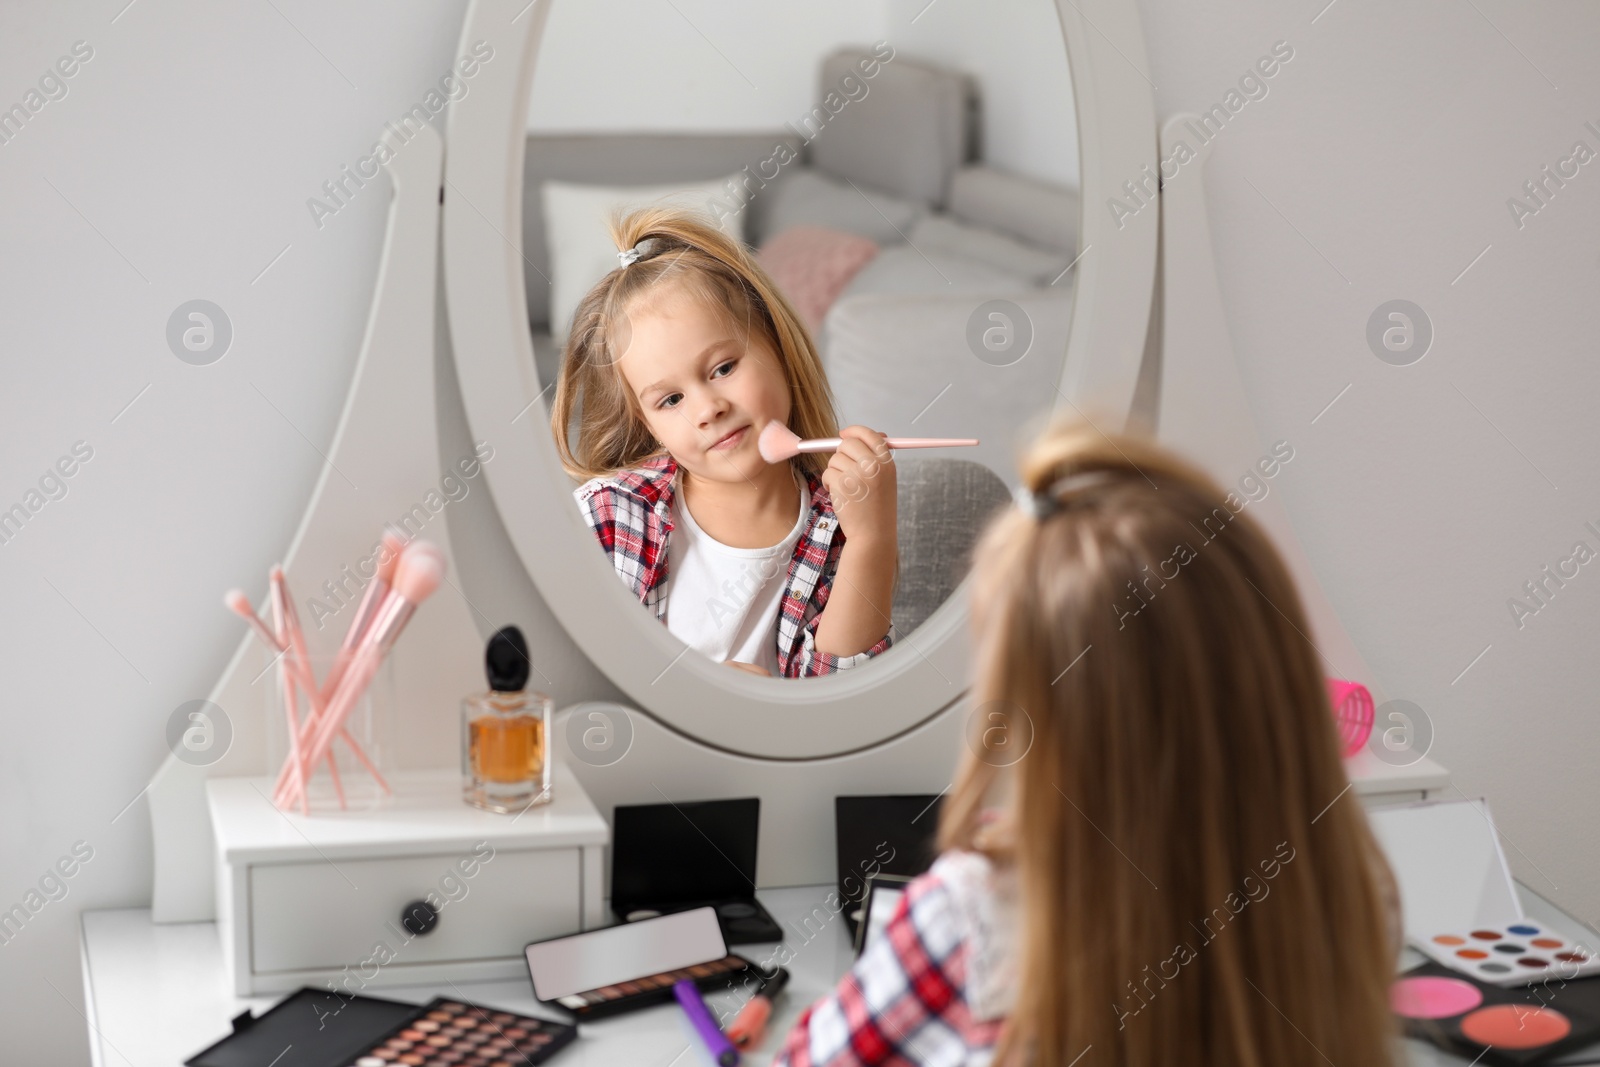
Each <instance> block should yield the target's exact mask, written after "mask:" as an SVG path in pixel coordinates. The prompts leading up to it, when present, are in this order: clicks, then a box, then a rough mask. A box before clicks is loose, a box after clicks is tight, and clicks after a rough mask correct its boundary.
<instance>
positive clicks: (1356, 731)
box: [1326, 678, 1375, 756]
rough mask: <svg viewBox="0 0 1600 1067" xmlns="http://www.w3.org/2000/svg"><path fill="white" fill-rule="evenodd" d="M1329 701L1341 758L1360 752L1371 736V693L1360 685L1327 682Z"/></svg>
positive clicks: (1358, 683) (1329, 680)
mask: <svg viewBox="0 0 1600 1067" xmlns="http://www.w3.org/2000/svg"><path fill="white" fill-rule="evenodd" d="M1326 681H1327V683H1328V700H1329V702H1330V703H1332V704H1333V721H1334V722H1335V723H1336V724H1338V727H1339V740H1340V741H1342V742H1343V743H1344V753H1343V754H1344V755H1345V756H1354V755H1355V754H1356V753H1357V752H1360V751H1361V749H1362V746H1364V745H1365V744H1366V743H1367V738H1369V737H1371V736H1372V723H1373V721H1374V719H1375V715H1374V713H1373V708H1372V694H1371V693H1370V692H1368V691H1367V687H1366V686H1364V685H1362V684H1361V683H1360V682H1346V681H1342V680H1341V679H1338V678H1328V679H1326Z"/></svg>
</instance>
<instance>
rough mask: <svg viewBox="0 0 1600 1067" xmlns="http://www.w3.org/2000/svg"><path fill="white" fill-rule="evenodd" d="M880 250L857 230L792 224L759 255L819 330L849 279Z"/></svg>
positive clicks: (808, 321) (811, 326)
mask: <svg viewBox="0 0 1600 1067" xmlns="http://www.w3.org/2000/svg"><path fill="white" fill-rule="evenodd" d="M877 254H878V245H877V243H876V242H875V241H873V240H871V239H870V238H867V237H862V236H860V235H859V234H854V233H845V232H843V231H842V230H830V229H828V228H827V227H825V226H790V227H789V228H788V229H786V230H784V231H782V232H781V233H777V234H774V235H773V236H772V237H771V238H770V239H769V240H768V241H767V243H766V244H764V245H762V246H761V248H760V249H759V250H758V251H757V252H756V259H757V260H759V261H760V263H761V266H762V268H763V269H765V270H766V272H767V274H768V275H770V276H771V278H772V280H773V281H774V282H776V283H777V285H778V288H779V289H781V290H782V291H783V295H784V296H786V297H788V298H789V302H790V303H791V304H793V305H794V307H795V310H796V311H798V312H799V313H800V317H801V318H802V319H804V320H805V323H806V326H807V328H809V329H810V330H811V332H812V333H813V334H815V333H816V332H817V330H818V329H819V328H821V326H822V319H823V316H825V315H826V314H827V313H828V309H829V308H830V307H832V306H833V302H834V301H835V300H837V299H839V294H840V293H842V292H844V287H845V286H847V285H849V284H850V279H851V278H854V277H855V276H856V272H857V271H859V270H860V269H861V268H862V267H865V266H866V265H867V264H868V263H869V262H871V260H872V257H873V256H876V255H877Z"/></svg>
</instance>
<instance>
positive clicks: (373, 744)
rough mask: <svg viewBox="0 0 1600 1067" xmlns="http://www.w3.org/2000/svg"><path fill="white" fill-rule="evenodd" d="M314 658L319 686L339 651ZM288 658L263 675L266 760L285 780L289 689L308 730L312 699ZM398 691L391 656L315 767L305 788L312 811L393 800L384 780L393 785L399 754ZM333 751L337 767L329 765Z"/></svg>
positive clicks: (294, 807)
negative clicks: (395, 734)
mask: <svg viewBox="0 0 1600 1067" xmlns="http://www.w3.org/2000/svg"><path fill="white" fill-rule="evenodd" d="M310 661H311V671H312V673H313V674H314V675H315V676H316V684H317V686H318V688H319V689H320V688H321V687H322V686H324V685H325V684H326V683H327V680H328V676H329V673H330V672H331V671H332V670H333V667H334V663H335V661H336V657H335V656H332V655H317V654H313V655H312V656H311V657H310ZM286 664H287V660H286V659H284V660H279V662H278V664H276V665H274V666H273V667H272V668H271V669H270V671H269V677H267V678H263V679H262V682H263V683H265V684H264V685H263V688H264V689H265V690H266V693H267V707H266V716H267V763H268V766H269V768H270V771H269V773H270V774H271V775H272V777H273V779H274V781H281V780H283V778H284V761H285V760H287V759H288V757H289V718H288V712H287V711H286V701H287V699H288V697H289V695H290V694H293V696H294V698H295V700H296V705H295V712H296V728H297V729H298V730H301V731H305V730H307V729H308V727H309V723H310V718H309V716H310V707H309V703H310V702H309V701H308V700H307V699H306V695H305V692H304V690H302V689H301V688H300V686H298V685H296V684H293V682H292V680H291V678H290V674H289V672H288V671H287V669H285V668H286ZM394 692H395V687H394V668H393V665H392V664H391V662H390V660H389V657H387V656H386V657H384V659H383V660H382V662H380V663H379V664H378V668H377V670H376V671H374V672H373V674H372V677H371V679H370V680H369V681H368V682H367V685H366V687H365V688H364V689H363V690H362V691H361V693H360V695H359V696H357V697H356V699H355V701H354V704H353V706H352V707H351V708H350V713H349V714H348V715H347V716H345V717H344V720H343V727H344V732H343V734H338V733H336V734H334V736H333V742H332V744H331V745H330V746H329V747H328V750H327V754H325V755H324V756H323V758H322V759H321V760H319V761H318V762H317V764H316V765H315V766H314V767H312V768H311V769H310V770H311V774H310V784H309V788H308V789H307V791H306V800H307V806H308V807H309V809H310V811H309V813H310V814H313V815H316V814H330V813H335V812H339V811H366V810H370V809H372V808H376V807H381V806H382V805H384V804H386V803H388V801H389V800H390V797H391V794H390V793H389V792H388V790H386V789H385V784H388V785H391V786H392V783H389V782H388V779H389V776H390V773H391V770H392V768H393V756H394V745H393V743H392V736H391V734H392V727H393V721H394ZM309 740H310V739H309V738H308V739H307V743H309ZM330 756H331V757H332V762H333V769H330V768H329V766H328V764H329V757H330ZM335 771H336V772H337V777H335ZM380 779H381V781H380ZM341 792H342V794H343V797H342V800H341V796H340V794H341ZM282 806H283V807H284V809H285V810H288V811H296V812H298V811H301V810H302V809H301V806H300V804H299V803H298V802H294V803H285V804H284V805H282Z"/></svg>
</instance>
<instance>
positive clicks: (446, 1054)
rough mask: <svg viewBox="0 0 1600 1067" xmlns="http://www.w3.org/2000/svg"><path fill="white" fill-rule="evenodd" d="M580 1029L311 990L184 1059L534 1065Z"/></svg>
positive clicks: (459, 1006) (434, 1003)
mask: <svg viewBox="0 0 1600 1067" xmlns="http://www.w3.org/2000/svg"><path fill="white" fill-rule="evenodd" d="M577 1036H578V1028H577V1027H576V1026H573V1025H572V1024H571V1023H562V1022H553V1021H551V1020H549V1019H538V1018H534V1017H533V1016H530V1015H523V1014H521V1013H520V1012H511V1011H501V1010H500V1009H498V1008H486V1007H483V1006H482V1005H478V1004H469V1003H467V1002H466V1001H463V1000H451V999H449V998H447V997H436V998H434V999H433V1000H430V1001H429V1002H428V1003H426V1004H423V1005H421V1006H418V1005H416V1004H406V1003H402V1002H400V1001H396V1000H384V999H382V998H380V997H365V996H356V995H351V994H347V993H337V992H334V991H332V990H328V989H311V988H309V987H308V988H305V989H301V990H299V991H298V992H295V993H292V994H290V995H289V996H287V997H285V998H284V999H283V1000H281V1001H279V1002H278V1003H277V1004H274V1005H273V1006H272V1007H271V1008H269V1009H268V1010H267V1011H265V1012H264V1013H262V1014H261V1015H260V1016H259V1017H258V1016H255V1015H253V1014H252V1013H250V1012H248V1011H247V1012H245V1013H244V1014H242V1015H240V1016H239V1017H238V1018H236V1019H234V1020H233V1033H231V1034H229V1035H228V1036H227V1037H225V1038H223V1039H222V1040H221V1041H218V1042H217V1043H216V1044H214V1045H212V1046H210V1047H209V1048H207V1049H205V1050H204V1051H201V1052H197V1053H195V1054H194V1055H193V1056H191V1057H189V1058H188V1059H187V1060H184V1061H183V1062H184V1064H185V1065H186V1067H262V1065H264V1064H272V1065H273V1067H449V1065H453V1064H484V1065H493V1067H531V1065H533V1064H540V1063H543V1062H545V1061H546V1060H548V1059H549V1058H550V1057H551V1056H553V1055H555V1054H556V1053H557V1052H558V1051H560V1050H561V1049H563V1048H565V1047H566V1046H567V1045H569V1044H571V1043H572V1042H573V1041H574V1040H575V1039H576V1038H577Z"/></svg>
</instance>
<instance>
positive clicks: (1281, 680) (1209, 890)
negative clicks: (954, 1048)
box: [941, 424, 1395, 1067]
mask: <svg viewBox="0 0 1600 1067" xmlns="http://www.w3.org/2000/svg"><path fill="white" fill-rule="evenodd" d="M1022 476H1023V483H1024V485H1025V487H1026V488H1028V489H1030V490H1034V491H1036V492H1038V493H1040V494H1042V496H1041V497H1040V498H1039V499H1040V500H1041V501H1042V502H1043V504H1044V505H1045V506H1044V509H1043V512H1042V513H1041V514H1040V515H1039V517H1034V516H1033V515H1030V514H1029V513H1028V511H1027V510H1026V509H1024V508H1012V509H1008V511H1007V512H1005V513H1003V514H1002V515H1001V516H999V517H998V518H997V519H996V520H995V521H994V522H993V523H992V524H991V525H990V526H989V528H988V529H987V530H986V531H985V533H984V536H983V538H982V540H981V542H980V544H979V546H978V548H977V550H976V552H975V560H976V562H975V564H974V574H973V589H972V597H971V602H972V616H973V618H972V622H973V633H974V635H975V638H974V639H975V641H976V653H977V655H976V664H977V673H976V677H975V688H974V692H973V705H974V708H975V712H974V714H976V715H977V716H979V718H980V721H979V722H978V723H977V724H976V728H975V729H972V730H969V731H967V735H968V737H969V738H974V739H975V740H974V746H975V747H973V748H972V749H971V751H970V752H968V753H966V754H964V757H963V763H962V767H961V770H960V772H959V774H958V778H957V784H956V786H955V788H954V789H953V790H952V792H951V795H950V797H949V798H948V799H947V801H946V804H945V810H944V813H943V818H942V820H941V845H942V847H947V848H948V847H965V848H978V849H979V850H982V851H988V852H990V853H991V854H992V855H993V856H994V857H995V858H996V859H997V860H998V861H1000V862H1002V863H1003V864H1013V865H1014V867H1015V870H1016V872H1017V875H1018V881H1019V885H1020V887H1021V909H1022V922H1023V931H1024V933H1023V934H1022V936H1020V937H1019V938H1018V940H1017V944H1018V946H1019V951H1020V954H1021V959H1020V965H1019V969H1018V972H1017V991H1018V1001H1017V1007H1016V1010H1015V1011H1014V1012H1013V1014H1012V1016H1011V1019H1010V1022H1009V1024H1008V1037H1007V1041H1008V1047H1007V1049H1006V1051H1005V1053H1004V1055H1006V1056H1008V1057H1010V1056H1011V1055H1012V1053H1013V1052H1017V1053H1019V1054H1020V1053H1021V1052H1022V1051H1023V1050H1026V1051H1027V1052H1029V1053H1030V1054H1031V1058H1028V1059H1027V1060H1026V1061H1027V1062H1030V1063H1031V1064H1034V1065H1037V1067H1066V1065H1067V1064H1068V1063H1070V1062H1072V1059H1073V1057H1075V1056H1077V1055H1078V1054H1079V1053H1081V1052H1082V1051H1083V1049H1084V1048H1085V1047H1086V1046H1088V1045H1091V1044H1092V1045H1093V1046H1094V1047H1095V1051H1094V1053H1093V1054H1092V1055H1093V1058H1094V1062H1095V1063H1100V1064H1117V1065H1126V1067H1156V1065H1158V1064H1160V1065H1170V1064H1174V1063H1183V1064H1189V1065H1200V1067H1209V1065H1222V1064H1228V1065H1259V1067H1265V1065H1267V1064H1281V1063H1310V1062H1321V1061H1322V1060H1323V1059H1328V1060H1331V1061H1332V1062H1334V1063H1339V1064H1346V1063H1352V1064H1353V1063H1360V1064H1363V1065H1386V1064H1388V1063H1390V1062H1391V1055H1392V1053H1391V1051H1390V1046H1389V1042H1390V1040H1391V1038H1390V1026H1391V1016H1390V1013H1389V1009H1388V1002H1387V996H1386V991H1387V985H1388V979H1389V978H1390V977H1391V976H1392V974H1393V969H1394V963H1395V958H1394V954H1393V949H1392V948H1391V947H1390V946H1389V944H1388V940H1387V925H1386V915H1385V911H1384V905H1383V901H1382V895H1381V890H1380V888H1379V886H1380V884H1381V883H1380V882H1379V881H1378V878H1379V877H1383V876H1386V870H1385V869H1384V868H1382V866H1381V865H1382V860H1381V858H1379V857H1380V855H1381V854H1380V853H1378V852H1377V849H1376V845H1375V844H1374V840H1373V838H1372V836H1371V833H1370V831H1369V829H1368V826H1367V823H1366V820H1365V816H1364V814H1363V812H1362V810H1361V808H1360V805H1359V802H1358V801H1357V800H1356V799H1355V798H1354V797H1353V796H1344V795H1343V794H1344V791H1345V789H1346V785H1347V780H1346V777H1345V774H1344V771H1343V768H1342V766H1341V763H1340V759H1339V741H1338V737H1337V733H1336V728H1335V725H1334V722H1333V718H1332V713H1331V709H1330V707H1329V702H1328V697H1327V691H1326V688H1325V682H1324V669H1325V667H1326V665H1325V664H1324V663H1323V662H1321V660H1320V657H1319V654H1318V652H1317V651H1316V649H1315V648H1314V647H1313V646H1312V644H1311V641H1310V638H1309V635H1310V634H1311V629H1310V626H1309V624H1308V623H1307V621H1306V618H1305V615H1304V612H1303V610H1302V608H1301V605H1300V600H1299V597H1298V595H1297V594H1296V592H1295V588H1294V585H1293V583H1292V581H1291V579H1290V577H1289V574H1288V572H1287V570H1286V568H1285V567H1284V565H1283V563H1282V561H1281V560H1280V558H1279V556H1278V554H1277V552H1276V551H1275V550H1274V549H1273V547H1272V545H1271V543H1270V542H1269V541H1268V540H1267V538H1266V537H1265V536H1264V534H1263V533H1262V531H1261V529H1260V527H1259V526H1258V525H1257V524H1256V522H1255V520H1254V519H1253V518H1252V517H1251V516H1250V515H1248V514H1245V513H1244V509H1245V505H1244V503H1243V502H1242V501H1241V500H1240V499H1239V498H1237V497H1235V496H1232V495H1225V494H1224V493H1223V491H1222V490H1221V489H1219V488H1218V487H1217V486H1216V484H1215V483H1214V482H1213V481H1212V480H1211V479H1210V478H1209V477H1207V476H1206V475H1205V474H1203V473H1201V472H1200V471H1199V470H1197V469H1196V468H1194V467H1192V466H1190V465H1189V464H1187V463H1185V462H1184V461H1182V460H1180V459H1178V458H1177V457H1176V456H1174V455H1172V454H1171V453H1169V452H1167V451H1165V450H1164V449H1162V448H1160V447H1158V446H1156V445H1154V444H1152V443H1150V442H1148V441H1145V440H1142V439H1138V438H1134V437H1128V436H1117V437H1114V438H1108V437H1107V436H1105V435H1103V434H1101V433H1099V432H1098V431H1097V430H1095V429H1093V428H1092V427H1089V426H1073V425H1066V424H1060V425H1057V426H1055V427H1052V428H1051V429H1050V430H1049V431H1047V432H1046V433H1045V434H1044V435H1043V436H1042V437H1041V439H1040V440H1039V441H1038V442H1037V443H1036V444H1035V445H1034V446H1033V448H1032V449H1031V451H1030V452H1029V453H1028V455H1027V456H1026V458H1025V460H1024V462H1023V467H1022ZM1074 476H1076V477H1074ZM1230 505H1231V506H1230ZM1052 509H1053V510H1052ZM976 739H987V741H988V743H987V744H982V743H978V741H977V740H976ZM1024 750H1025V751H1024ZM1002 768H1005V769H1002ZM1006 777H1009V778H1010V780H1009V781H1002V779H1003V778H1006ZM1002 786H1004V787H1008V788H1009V790H1010V794H1009V795H1010V797H1011V806H1010V809H1009V810H1010V813H1011V816H1012V818H1011V821H1010V822H1009V823H1007V822H1005V821H1002V823H1001V828H1000V831H1001V832H999V833H991V832H989V830H986V829H985V827H984V826H983V825H982V824H981V820H980V818H979V812H980V809H981V808H982V807H983V806H984V805H985V803H986V801H992V800H994V799H995V797H996V795H998V794H999V793H1000V792H1001V788H1000V787H1002ZM991 787H995V788H993V789H991ZM992 829H993V828H990V830H992ZM1319 1052H1320V1053H1321V1055H1319ZM997 1062H999V1061H997ZM1008 1062H1024V1058H1016V1059H1013V1060H1008Z"/></svg>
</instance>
